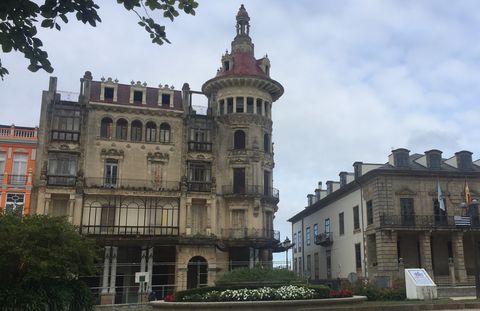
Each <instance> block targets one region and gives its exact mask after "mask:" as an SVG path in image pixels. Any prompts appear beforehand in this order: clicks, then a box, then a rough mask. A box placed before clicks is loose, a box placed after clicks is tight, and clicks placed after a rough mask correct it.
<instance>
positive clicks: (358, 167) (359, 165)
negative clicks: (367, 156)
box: [353, 161, 363, 179]
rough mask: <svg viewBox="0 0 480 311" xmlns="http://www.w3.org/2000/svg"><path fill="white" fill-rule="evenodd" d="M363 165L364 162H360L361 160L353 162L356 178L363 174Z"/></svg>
mask: <svg viewBox="0 0 480 311" xmlns="http://www.w3.org/2000/svg"><path fill="white" fill-rule="evenodd" d="M362 165H363V162H359V161H357V162H355V163H353V171H354V174H355V179H357V178H359V177H360V176H362Z"/></svg>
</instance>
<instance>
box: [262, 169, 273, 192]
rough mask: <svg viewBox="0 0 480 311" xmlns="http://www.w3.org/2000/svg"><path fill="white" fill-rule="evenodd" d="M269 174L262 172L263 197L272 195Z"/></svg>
mask: <svg viewBox="0 0 480 311" xmlns="http://www.w3.org/2000/svg"><path fill="white" fill-rule="evenodd" d="M270 179H271V178H270V172H269V171H264V172H263V195H265V196H271V195H272V188H271V187H270Z"/></svg>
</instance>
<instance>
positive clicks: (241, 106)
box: [236, 97, 245, 113]
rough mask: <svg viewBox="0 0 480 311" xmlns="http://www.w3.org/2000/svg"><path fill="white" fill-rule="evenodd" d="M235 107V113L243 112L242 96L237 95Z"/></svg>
mask: <svg viewBox="0 0 480 311" xmlns="http://www.w3.org/2000/svg"><path fill="white" fill-rule="evenodd" d="M236 107H237V110H236V112H237V113H242V112H245V111H244V109H243V97H237V105H236Z"/></svg>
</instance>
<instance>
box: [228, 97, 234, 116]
mask: <svg viewBox="0 0 480 311" xmlns="http://www.w3.org/2000/svg"><path fill="white" fill-rule="evenodd" d="M227 113H233V97H229V98H227Z"/></svg>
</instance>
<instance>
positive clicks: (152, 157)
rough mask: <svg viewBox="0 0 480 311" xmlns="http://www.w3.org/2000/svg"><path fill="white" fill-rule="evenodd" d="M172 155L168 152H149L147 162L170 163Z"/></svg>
mask: <svg viewBox="0 0 480 311" xmlns="http://www.w3.org/2000/svg"><path fill="white" fill-rule="evenodd" d="M169 159H170V155H169V154H168V153H167V152H149V153H148V154H147V160H148V161H150V162H168V160H169Z"/></svg>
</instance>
